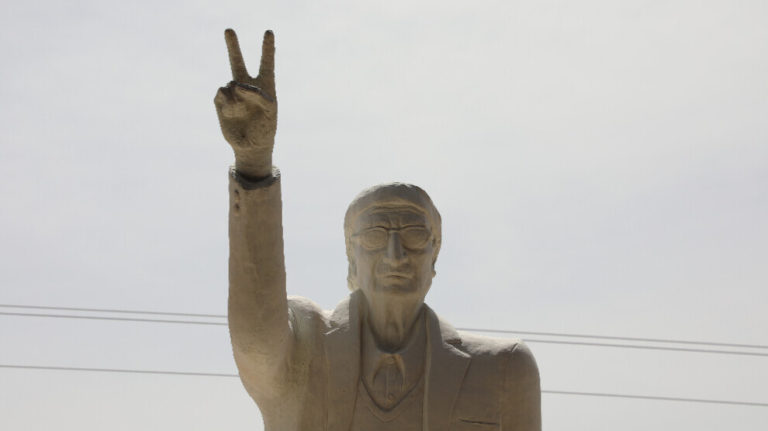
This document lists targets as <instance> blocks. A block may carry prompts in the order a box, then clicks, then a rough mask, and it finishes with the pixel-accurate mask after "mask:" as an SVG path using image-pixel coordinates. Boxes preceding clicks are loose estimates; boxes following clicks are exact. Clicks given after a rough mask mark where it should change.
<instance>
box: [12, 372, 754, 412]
mask: <svg viewBox="0 0 768 431" xmlns="http://www.w3.org/2000/svg"><path fill="white" fill-rule="evenodd" d="M0 368H10V369H25V370H51V371H91V372H104V373H131V374H166V375H174V376H198V377H239V376H238V375H237V374H228V373H202V372H193V371H157V370H131V369H118V368H84V367H50V366H42V365H11V364H0ZM541 393H543V394H554V395H578V396H590V397H606V398H628V399H637V400H654V401H677V402H688V403H706V404H724V405H735V406H749V407H768V403H758V402H751V401H731V400H710V399H702V398H681V397H663V396H655V395H632V394H613V393H605V392H577V391H555V390H542V391H541Z"/></svg>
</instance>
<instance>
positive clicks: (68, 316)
mask: <svg viewBox="0 0 768 431" xmlns="http://www.w3.org/2000/svg"><path fill="white" fill-rule="evenodd" d="M0 315H1V316H28V317H59V318H63V319H89V320H118V321H124V322H149V323H182V324H186V325H217V326H227V324H226V322H206V321H202V320H166V319H143V318H141V317H103V316H79V315H76V314H42V313H9V312H6V311H0Z"/></svg>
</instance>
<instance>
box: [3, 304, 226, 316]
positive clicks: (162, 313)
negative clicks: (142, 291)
mask: <svg viewBox="0 0 768 431" xmlns="http://www.w3.org/2000/svg"><path fill="white" fill-rule="evenodd" d="M0 308H30V309H35V310H61V311H88V312H94V313H128V314H155V315H158V316H182V317H216V318H222V319H226V318H227V315H226V314H197V313H172V312H168V311H139V310H123V309H115V308H77V307H52V306H45V305H13V304H0Z"/></svg>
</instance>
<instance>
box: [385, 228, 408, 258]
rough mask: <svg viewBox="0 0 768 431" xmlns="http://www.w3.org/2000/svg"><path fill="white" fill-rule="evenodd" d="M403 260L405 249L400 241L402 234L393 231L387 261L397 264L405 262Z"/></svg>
mask: <svg viewBox="0 0 768 431" xmlns="http://www.w3.org/2000/svg"><path fill="white" fill-rule="evenodd" d="M403 258H405V250H404V249H403V243H402V241H400V233H399V232H397V231H391V232H389V238H388V239H387V259H388V260H390V261H392V262H397V261H400V260H403Z"/></svg>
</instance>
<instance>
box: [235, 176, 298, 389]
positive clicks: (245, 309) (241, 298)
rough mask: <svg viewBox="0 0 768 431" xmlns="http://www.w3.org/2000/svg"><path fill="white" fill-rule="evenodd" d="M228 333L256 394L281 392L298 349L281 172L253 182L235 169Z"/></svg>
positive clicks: (242, 371) (242, 374)
mask: <svg viewBox="0 0 768 431" xmlns="http://www.w3.org/2000/svg"><path fill="white" fill-rule="evenodd" d="M229 196H230V199H229V332H230V337H231V340H232V348H233V352H234V356H235V362H236V363H237V366H238V370H239V372H240V377H241V379H242V380H243V383H244V385H245V386H246V389H248V392H249V393H251V395H252V396H255V395H257V394H275V393H277V392H279V389H280V385H281V382H283V381H284V380H285V379H283V378H282V374H283V373H284V371H285V369H286V362H287V361H288V358H289V357H290V353H291V350H292V348H293V345H292V344H293V337H292V331H291V326H290V324H289V318H288V304H287V299H286V289H285V258H284V255H283V226H282V201H281V193H280V171H279V170H277V168H273V172H272V175H271V176H270V177H267V178H265V179H263V180H260V181H256V182H254V181H249V180H248V179H246V178H243V177H242V176H240V175H238V173H237V172H236V171H235V169H234V168H231V169H230V178H229Z"/></svg>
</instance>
